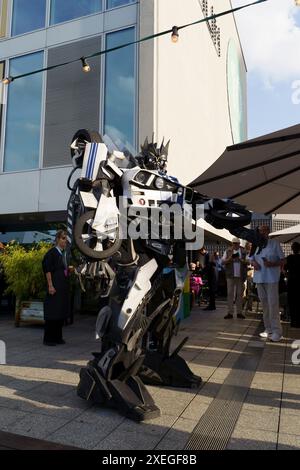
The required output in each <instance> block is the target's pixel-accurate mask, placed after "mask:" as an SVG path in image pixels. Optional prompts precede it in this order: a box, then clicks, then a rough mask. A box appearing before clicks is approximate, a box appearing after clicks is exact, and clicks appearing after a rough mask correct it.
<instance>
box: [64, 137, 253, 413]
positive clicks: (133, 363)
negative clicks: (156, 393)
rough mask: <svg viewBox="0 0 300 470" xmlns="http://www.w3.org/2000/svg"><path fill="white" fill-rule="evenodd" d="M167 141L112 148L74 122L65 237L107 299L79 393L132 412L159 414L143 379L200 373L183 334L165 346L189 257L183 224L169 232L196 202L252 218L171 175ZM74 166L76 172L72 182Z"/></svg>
mask: <svg viewBox="0 0 300 470" xmlns="http://www.w3.org/2000/svg"><path fill="white" fill-rule="evenodd" d="M168 147H169V144H167V145H164V144H162V145H161V146H160V147H157V145H156V144H155V143H154V142H152V143H149V142H148V140H146V141H145V144H144V145H143V146H142V150H141V154H140V155H138V156H136V157H133V156H132V155H129V154H128V153H127V152H124V153H123V152H120V151H118V150H116V149H110V151H109V150H108V146H107V145H106V144H105V143H104V142H103V140H102V138H101V137H100V135H99V134H98V133H96V132H90V131H87V130H80V131H78V132H77V133H76V134H75V136H74V138H73V139H72V144H71V155H72V160H73V165H74V170H73V171H72V174H71V175H70V178H69V180H68V187H69V189H70V190H71V196H70V200H69V204H68V239H69V243H70V247H71V248H72V247H76V248H77V249H78V250H79V251H80V253H81V264H80V266H79V267H78V273H79V275H80V276H81V278H85V277H86V276H90V277H92V278H93V279H94V280H96V282H97V280H98V281H99V282H100V283H101V289H102V294H103V297H105V298H106V299H107V305H106V306H105V307H103V308H102V309H101V310H100V312H99V315H98V319H97V322H96V333H97V337H98V339H99V351H98V352H95V353H93V356H94V358H93V359H92V360H91V361H90V362H89V363H88V364H87V366H86V367H83V368H82V369H81V372H80V382H79V385H78V395H79V396H81V397H82V398H84V399H86V400H89V401H91V402H93V403H98V404H102V405H104V406H105V405H106V406H110V407H111V406H113V407H116V408H118V409H119V411H120V412H122V413H123V414H125V415H126V416H128V417H130V418H132V419H135V420H138V421H140V420H145V419H150V418H153V417H156V416H159V414H160V411H159V409H158V407H157V406H156V405H155V403H154V401H153V399H152V397H151V396H150V394H149V392H148V391H147V389H146V387H145V384H152V385H153V384H154V385H168V386H175V387H198V386H199V385H200V383H201V378H200V377H197V376H195V375H194V374H193V373H192V371H191V370H190V369H189V367H188V366H187V364H186V362H185V361H184V360H183V359H182V358H181V357H180V356H179V352H180V349H181V348H182V347H183V345H184V344H185V342H186V340H187V338H185V339H184V341H183V342H182V343H181V344H180V345H179V346H178V347H177V348H176V350H175V351H173V352H172V353H171V352H170V346H171V340H172V337H173V336H174V334H175V332H176V330H177V328H178V321H177V320H176V312H177V311H178V308H179V304H180V298H181V294H182V290H183V283H182V280H180V277H179V276H178V275H176V271H177V269H182V268H184V267H185V265H186V249H185V242H186V240H185V239H184V234H182V237H181V238H180V239H178V237H175V236H174V233H172V229H173V228H174V225H176V224H175V221H176V217H178V218H181V219H182V222H184V223H189V224H191V225H192V223H193V218H195V207H196V205H197V204H202V205H204V207H205V218H206V220H207V221H209V222H210V223H211V224H212V225H214V226H216V227H218V228H223V227H226V228H227V229H229V230H233V231H234V233H235V234H238V233H241V232H239V231H241V230H244V231H245V230H246V231H247V229H244V228H243V226H244V225H247V224H248V223H249V222H250V220H251V214H250V213H249V212H248V211H247V210H246V209H245V208H244V207H243V206H239V205H237V204H235V203H233V202H232V201H226V200H225V201H223V200H216V199H210V198H207V197H205V196H203V195H201V194H199V193H197V192H195V191H193V190H192V189H190V188H187V187H185V186H183V185H181V184H180V183H179V182H178V181H177V180H176V179H175V178H172V177H170V176H168V175H167V173H166V161H167V156H168ZM76 169H80V170H81V175H80V178H78V179H77V180H76V182H75V183H74V185H73V186H71V185H70V182H71V177H72V175H73V174H74V172H75V170H76ZM172 204H177V205H178V206H179V207H180V208H181V209H182V210H181V211H179V212H178V213H177V214H175V215H174V217H173V218H172V219H169V220H168V221H167V223H168V224H169V225H170V227H169V228H170V229H171V230H170V232H169V236H168V237H164V236H162V235H161V229H162V228H166V227H165V224H166V221H165V220H164V218H163V217H162V214H163V213H162V211H161V208H162V206H163V205H166V206H167V207H168V206H171V205H172ZM124 207H125V208H126V211H124ZM151 217H152V219H153V220H151V222H153V221H154V219H155V222H156V223H154V224H153V223H152V224H151V225H152V227H151V230H153V231H151V232H150V233H151V235H150V236H149V233H148V236H145V237H144V238H143V237H139V238H135V237H133V238H132V237H130V233H127V229H128V226H129V225H130V224H133V225H132V226H133V228H137V227H139V226H140V225H141V223H142V222H144V223H145V221H146V222H148V221H149V218H151ZM147 219H148V220H147ZM153 225H154V229H153ZM241 227H242V228H243V229H241ZM125 231H126V236H125ZM153 233H154V235H155V236H154V237H153ZM243 234H245V232H243Z"/></svg>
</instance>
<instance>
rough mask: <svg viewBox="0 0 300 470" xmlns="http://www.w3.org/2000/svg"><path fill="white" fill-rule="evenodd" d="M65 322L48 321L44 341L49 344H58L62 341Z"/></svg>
mask: <svg viewBox="0 0 300 470" xmlns="http://www.w3.org/2000/svg"><path fill="white" fill-rule="evenodd" d="M63 324H64V321H63V320H46V321H45V332H44V341H45V342H47V343H58V342H60V341H62V339H63V337H62V327H63Z"/></svg>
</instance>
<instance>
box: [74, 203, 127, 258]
mask: <svg viewBox="0 0 300 470" xmlns="http://www.w3.org/2000/svg"><path fill="white" fill-rule="evenodd" d="M95 214H96V211H95V210H91V211H88V212H85V213H84V214H83V215H81V216H80V217H79V219H78V220H77V222H76V224H75V227H74V241H75V244H76V246H77V248H78V249H79V250H80V251H81V253H83V254H84V255H85V256H87V257H88V258H92V259H96V260H103V259H107V258H110V257H111V256H113V255H114V254H116V253H117V252H118V251H119V250H120V248H121V245H122V241H123V240H122V237H121V233H120V226H118V227H117V229H116V230H115V231H114V232H112V233H110V235H109V236H106V235H105V236H103V235H101V234H100V233H98V232H97V231H96V230H94V229H93V222H94V218H95Z"/></svg>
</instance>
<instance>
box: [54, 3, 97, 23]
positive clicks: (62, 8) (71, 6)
mask: <svg viewBox="0 0 300 470" xmlns="http://www.w3.org/2000/svg"><path fill="white" fill-rule="evenodd" d="M101 9H102V0H76V1H74V0H52V1H51V19H50V23H51V24H56V23H62V22H63V21H69V20H72V19H74V18H79V17H81V16H86V15H92V14H93V13H97V12H99V11H101Z"/></svg>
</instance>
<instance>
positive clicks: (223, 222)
mask: <svg viewBox="0 0 300 470" xmlns="http://www.w3.org/2000/svg"><path fill="white" fill-rule="evenodd" d="M216 206H217V207H214V208H212V209H211V210H210V211H209V213H208V214H207V216H206V217H205V220H206V221H207V222H208V223H210V224H211V225H213V226H214V227H216V228H220V229H221V228H225V229H231V228H236V227H244V226H246V225H249V224H250V222H251V219H252V214H251V212H249V211H248V210H247V209H246V208H245V207H243V206H241V205H239V204H235V203H233V202H229V203H226V202H223V201H218V202H217V203H216ZM218 206H219V207H218ZM231 214H235V216H233V215H231Z"/></svg>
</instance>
